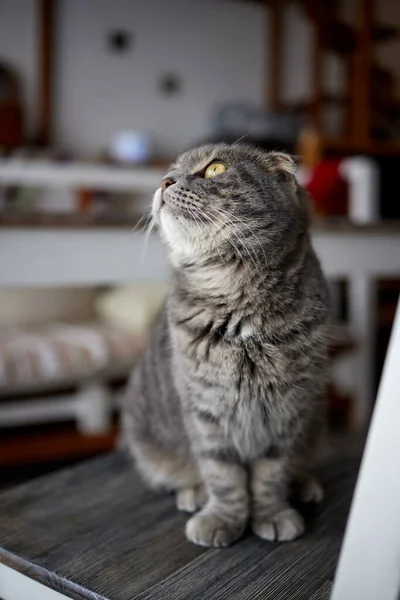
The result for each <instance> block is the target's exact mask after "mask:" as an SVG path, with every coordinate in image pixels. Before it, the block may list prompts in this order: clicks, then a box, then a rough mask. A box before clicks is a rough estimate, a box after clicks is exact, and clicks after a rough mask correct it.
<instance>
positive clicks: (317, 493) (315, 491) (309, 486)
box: [298, 477, 324, 504]
mask: <svg viewBox="0 0 400 600" xmlns="http://www.w3.org/2000/svg"><path fill="white" fill-rule="evenodd" d="M298 496H299V500H300V501H301V502H304V503H305V504H308V503H310V502H315V503H316V504H318V503H319V502H322V500H323V499H324V490H323V487H322V486H321V484H320V483H319V482H318V481H317V480H316V479H314V477H308V478H307V479H305V480H304V481H302V482H301V483H300V484H299V489H298Z"/></svg>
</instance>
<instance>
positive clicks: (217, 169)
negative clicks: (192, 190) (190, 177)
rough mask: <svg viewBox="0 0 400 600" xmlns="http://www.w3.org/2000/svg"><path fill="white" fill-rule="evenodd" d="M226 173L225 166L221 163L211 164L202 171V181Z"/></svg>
mask: <svg viewBox="0 0 400 600" xmlns="http://www.w3.org/2000/svg"><path fill="white" fill-rule="evenodd" d="M224 171H226V165H224V163H223V162H218V161H215V162H212V163H211V164H210V165H208V167H207V169H206V170H205V171H204V179H211V177H215V176H216V175H220V174H221V173H223V172H224Z"/></svg>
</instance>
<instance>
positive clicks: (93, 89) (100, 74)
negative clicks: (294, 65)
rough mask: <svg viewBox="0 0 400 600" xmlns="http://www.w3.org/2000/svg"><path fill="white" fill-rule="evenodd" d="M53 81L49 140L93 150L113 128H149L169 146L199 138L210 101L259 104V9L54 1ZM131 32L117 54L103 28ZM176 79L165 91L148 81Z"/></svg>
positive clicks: (124, 0) (174, 0)
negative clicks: (173, 90) (176, 86)
mask: <svg viewBox="0 0 400 600" xmlns="http://www.w3.org/2000/svg"><path fill="white" fill-rule="evenodd" d="M59 7H60V8H59V17H58V31H59V40H58V50H57V56H58V68H59V73H60V77H59V78H58V82H57V87H56V97H57V107H58V111H57V118H56V129H57V138H58V140H60V141H62V142H63V143H66V144H67V145H68V146H71V147H74V146H77V147H79V148H81V149H83V150H84V151H85V152H91V151H94V150H98V148H99V146H104V145H106V144H107V143H108V141H109V140H110V138H111V136H112V135H113V134H114V133H115V132H116V131H119V130H121V129H125V128H132V129H138V130H142V131H146V132H149V133H152V134H153V135H154V136H155V138H156V139H157V141H158V143H159V145H160V146H161V148H162V149H164V150H170V151H172V152H175V151H176V150H179V149H181V148H182V147H184V146H186V145H188V144H191V143H193V142H194V141H196V140H197V139H198V138H199V137H203V136H204V134H205V133H206V132H207V130H209V125H210V117H211V112H212V110H213V109H214V107H215V106H216V105H218V104H221V103H223V102H225V101H227V100H239V101H250V102H253V103H256V104H257V103H260V102H261V101H262V94H263V90H264V79H265V70H266V66H265V60H264V59H265V52H264V32H265V29H266V24H265V12H264V11H263V9H262V7H260V6H257V5H255V4H251V3H249V4H248V5H244V4H240V3H228V2H226V1H221V0H219V1H216V0H213V1H207V0H206V1H204V0H203V1H200V0H168V1H160V0H146V2H143V0H85V1H84V2H82V0H60V2H59ZM115 29H126V30H128V31H131V32H132V34H133V35H134V38H135V40H134V47H133V49H132V50H131V51H130V52H128V53H127V54H122V55H118V54H113V53H111V52H110V51H109V50H108V48H107V34H108V33H109V32H110V31H112V30H115ZM171 72H172V73H176V74H177V75H179V76H180V77H181V78H182V84H183V88H182V92H181V93H180V94H178V95H177V96H176V97H165V96H163V95H161V94H160V93H159V91H158V87H157V85H158V78H159V77H160V76H161V75H163V74H165V73H171Z"/></svg>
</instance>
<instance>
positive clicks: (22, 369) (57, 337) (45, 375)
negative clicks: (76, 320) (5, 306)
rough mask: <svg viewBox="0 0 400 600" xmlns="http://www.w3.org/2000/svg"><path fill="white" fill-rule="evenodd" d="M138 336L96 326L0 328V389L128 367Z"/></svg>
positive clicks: (140, 341)
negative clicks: (121, 366) (123, 366)
mask: <svg viewBox="0 0 400 600" xmlns="http://www.w3.org/2000/svg"><path fill="white" fill-rule="evenodd" d="M143 342H144V337H143V336H138V335H136V334H134V333H132V332H126V331H122V330H120V329H116V328H113V327H110V326H107V325H102V324H96V323H85V324H66V323H56V324H52V325H48V326H45V327H42V328H40V329H38V328H36V329H33V328H32V329H28V328H6V329H2V330H0V388H2V387H3V388H12V387H13V386H21V385H23V386H24V385H30V384H39V383H43V382H57V381H61V380H65V379H68V380H70V379H72V380H74V379H79V378H81V377H85V376H90V375H92V374H94V373H96V372H98V371H102V370H104V369H109V368H112V367H117V366H119V365H129V364H131V362H132V360H133V359H134V357H135V356H136V355H137V353H138V351H139V350H140V349H141V347H142V346H143Z"/></svg>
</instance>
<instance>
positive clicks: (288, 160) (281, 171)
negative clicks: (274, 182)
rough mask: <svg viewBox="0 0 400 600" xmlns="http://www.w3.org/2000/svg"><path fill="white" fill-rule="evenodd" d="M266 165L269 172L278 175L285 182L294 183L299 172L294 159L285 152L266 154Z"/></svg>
mask: <svg viewBox="0 0 400 600" xmlns="http://www.w3.org/2000/svg"><path fill="white" fill-rule="evenodd" d="M264 165H265V168H266V170H267V171H269V172H271V173H276V174H277V175H279V176H280V177H281V179H282V180H283V181H293V179H294V177H295V174H296V170H297V165H296V163H295V161H294V159H293V158H292V157H291V156H290V155H289V154H285V153H284V152H268V153H266V154H265V155H264Z"/></svg>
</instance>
